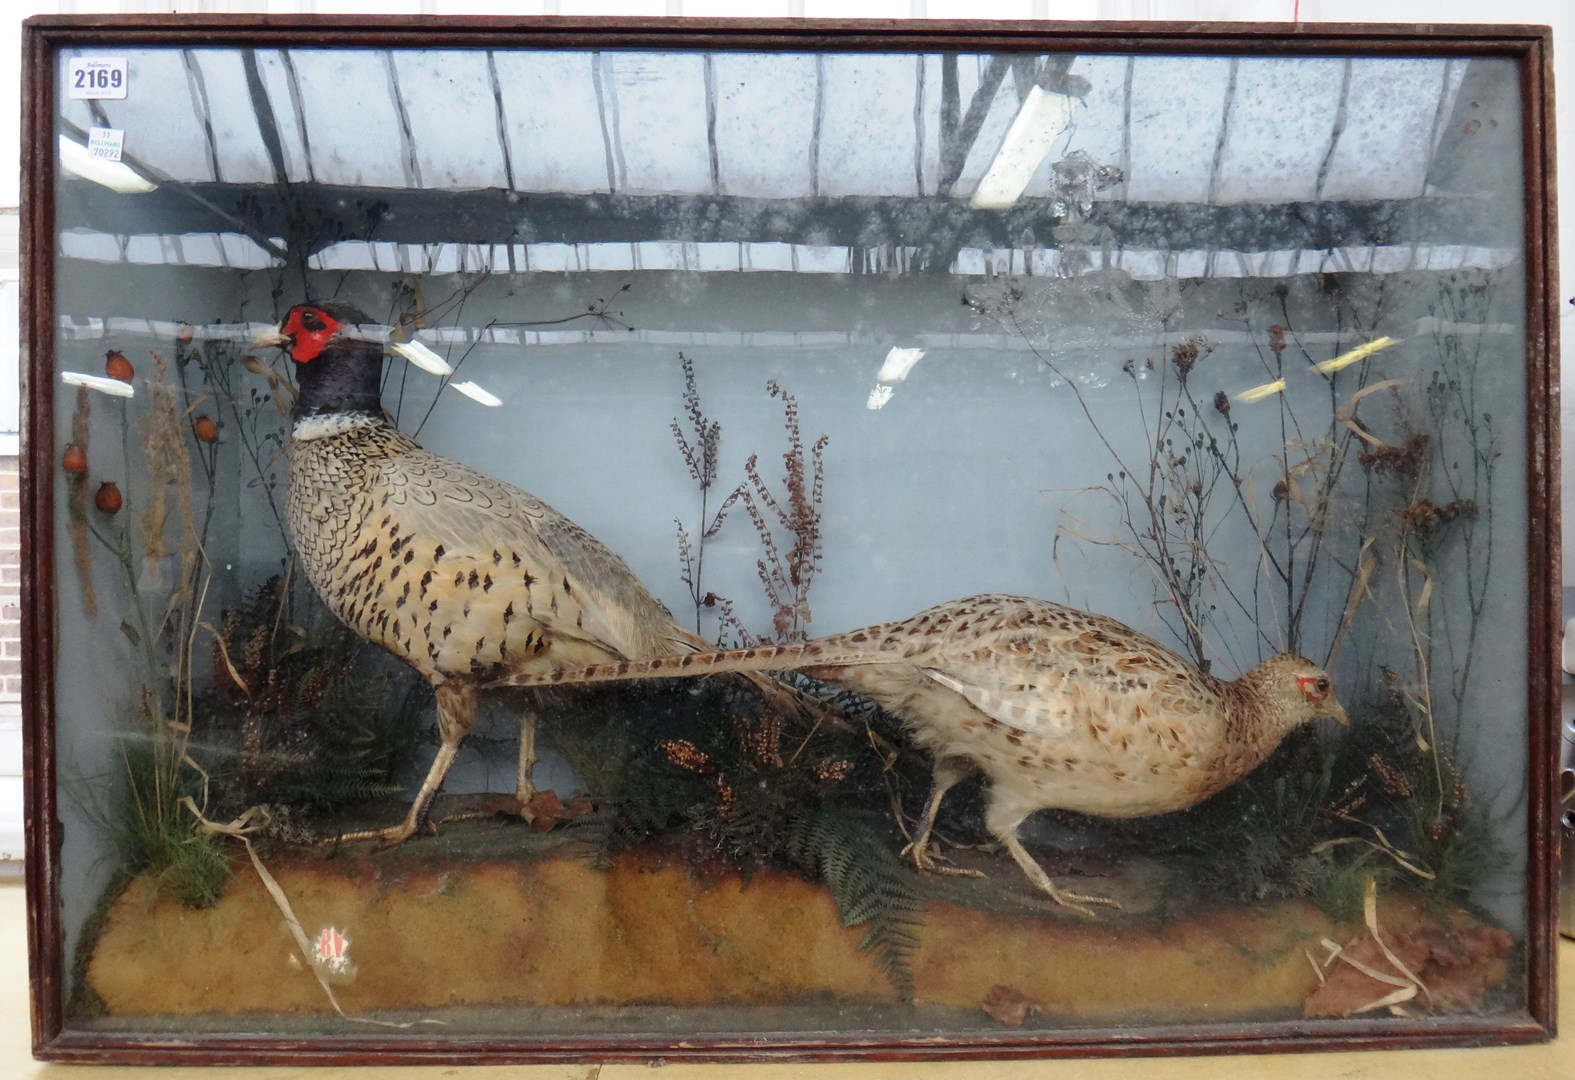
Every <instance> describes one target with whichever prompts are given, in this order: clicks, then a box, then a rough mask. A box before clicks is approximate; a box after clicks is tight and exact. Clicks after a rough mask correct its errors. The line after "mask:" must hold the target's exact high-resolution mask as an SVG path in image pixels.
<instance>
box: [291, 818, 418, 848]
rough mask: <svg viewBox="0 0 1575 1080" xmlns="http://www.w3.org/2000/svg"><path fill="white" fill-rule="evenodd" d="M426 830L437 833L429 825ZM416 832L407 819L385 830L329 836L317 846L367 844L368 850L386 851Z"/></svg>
mask: <svg viewBox="0 0 1575 1080" xmlns="http://www.w3.org/2000/svg"><path fill="white" fill-rule="evenodd" d="M426 829H427V831H428V832H432V833H435V832H436V831H437V830H436V829H434V828H433V827H432V826H431V824H428V825H427V826H426ZM416 832H417V828H416V824H415V823H414V822H412V821H410V820H408V819H407V820H405V821H402V822H400V823H399V824H398V825H390V826H389V827H388V828H386V829H357V830H356V831H355V832H347V833H340V834H339V835H338V836H331V837H329V838H328V839H327V840H323V841H320V842H319V844H318V846H319V847H338V846H339V845H340V844H359V843H368V842H369V843H371V845H372V847H371V849H370V850H372V851H386V850H388V849H389V848H393V847H398V846H399V845H400V844H403V843H404V842H405V841H406V840H409V839H410V838H411V837H412V836H414V835H415V834H416Z"/></svg>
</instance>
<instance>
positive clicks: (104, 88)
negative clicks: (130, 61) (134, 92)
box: [66, 56, 131, 100]
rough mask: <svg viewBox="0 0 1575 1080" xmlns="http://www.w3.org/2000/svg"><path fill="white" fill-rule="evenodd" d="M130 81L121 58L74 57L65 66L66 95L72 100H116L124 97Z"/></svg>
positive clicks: (123, 58) (124, 62) (124, 59)
mask: <svg viewBox="0 0 1575 1080" xmlns="http://www.w3.org/2000/svg"><path fill="white" fill-rule="evenodd" d="M130 81H131V80H130V79H129V77H128V76H127V74H126V58H125V57H123V56H119V57H111V58H101V57H90V56H74V57H72V58H71V60H70V61H69V62H68V63H67V65H66V93H67V94H68V95H69V96H71V97H73V98H114V99H116V100H118V99H120V98H124V97H125V96H126V86H127V84H128V83H129V82H130Z"/></svg>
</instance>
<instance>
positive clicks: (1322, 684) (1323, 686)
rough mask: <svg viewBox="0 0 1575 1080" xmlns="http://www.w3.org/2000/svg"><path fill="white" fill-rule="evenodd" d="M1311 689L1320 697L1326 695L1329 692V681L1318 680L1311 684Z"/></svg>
mask: <svg viewBox="0 0 1575 1080" xmlns="http://www.w3.org/2000/svg"><path fill="white" fill-rule="evenodd" d="M1313 689H1314V690H1316V691H1318V694H1319V695H1320V696H1322V695H1325V694H1327V693H1328V692H1329V680H1328V679H1319V680H1318V681H1317V682H1315V683H1313Z"/></svg>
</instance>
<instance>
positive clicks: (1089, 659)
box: [508, 595, 1344, 909]
mask: <svg viewBox="0 0 1575 1080" xmlns="http://www.w3.org/2000/svg"><path fill="white" fill-rule="evenodd" d="M789 668H791V669H794V670H798V671H802V672H804V673H806V674H809V675H812V676H814V677H816V678H822V679H828V680H832V681H835V682H839V683H842V684H843V685H846V686H848V687H851V688H852V689H854V690H857V691H858V692H859V693H861V694H863V695H865V696H866V697H869V698H871V699H872V700H874V701H875V702H877V703H879V704H880V705H881V706H882V707H883V708H886V709H887V710H889V711H891V712H892V713H894V714H895V715H897V716H899V717H901V718H902V719H903V720H904V721H906V723H907V724H908V726H909V727H910V729H911V730H912V732H913V736H914V739H915V741H916V742H917V743H918V744H919V745H920V746H922V747H924V749H926V750H927V751H928V752H929V753H930V755H931V757H932V759H933V761H934V764H935V785H934V787H933V789H932V791H931V794H930V799H929V803H928V805H927V807H926V810H925V815H924V820H923V823H922V825H921V828H920V831H919V834H918V836H917V837H916V838H915V840H914V843H913V845H912V847H911V850H912V852H913V857H914V859H915V861H916V862H917V863H918V864H919V865H920V866H921V867H925V868H930V867H931V856H930V855H929V853H928V851H927V848H928V843H929V836H930V832H931V828H932V826H933V825H934V821H935V814H936V811H937V810H938V809H939V806H940V800H941V797H942V796H943V795H944V794H945V793H946V790H947V789H948V788H949V787H951V785H952V784H954V783H956V782H957V781H958V780H959V779H961V778H962V777H964V776H966V775H967V774H968V772H969V771H971V770H973V769H978V770H979V771H981V772H983V773H984V774H985V775H986V776H987V777H988V778H989V781H990V785H989V793H988V804H987V809H986V821H985V824H986V827H987V828H988V829H989V831H990V832H991V834H992V835H994V836H995V837H996V838H997V839H999V840H1000V841H1001V842H1002V843H1003V844H1004V845H1006V847H1007V849H1008V850H1009V851H1011V853H1012V855H1013V857H1014V858H1015V859H1016V860H1017V862H1018V863H1019V865H1021V866H1022V867H1023V870H1024V872H1025V873H1027V874H1028V876H1029V877H1030V878H1031V879H1032V880H1034V881H1035V883H1036V884H1038V885H1039V886H1040V887H1041V888H1043V889H1044V890H1045V891H1046V892H1048V893H1049V894H1050V895H1051V896H1052V897H1054V898H1055V899H1057V900H1058V901H1061V902H1063V903H1067V904H1068V905H1069V906H1071V907H1075V908H1080V909H1081V908H1082V907H1083V905H1086V904H1088V903H1097V902H1100V901H1099V898H1096V897H1087V896H1078V895H1076V894H1067V893H1063V892H1061V891H1060V890H1058V889H1056V888H1055V886H1054V885H1052V884H1051V883H1050V881H1049V879H1048V877H1046V876H1045V874H1044V871H1043V870H1042V869H1041V868H1040V867H1039V866H1038V865H1037V864H1036V863H1034V862H1033V860H1032V859H1031V858H1030V857H1029V856H1028V854H1027V852H1026V851H1024V850H1023V849H1022V847H1021V844H1020V842H1019V841H1018V840H1017V829H1018V826H1019V825H1021V824H1022V822H1023V820H1024V819H1026V818H1027V817H1028V816H1029V815H1030V814H1032V813H1034V812H1035V811H1036V810H1042V809H1049V808H1060V809H1066V810H1075V811H1079V812H1082V813H1086V814H1098V815H1102V816H1106V817H1139V816H1147V815H1151V814H1162V813H1167V812H1169V811H1173V810H1181V809H1185V808H1187V807H1189V806H1193V805H1196V804H1197V803H1199V802H1201V801H1203V800H1204V799H1206V798H1208V797H1209V796H1210V795H1213V794H1215V793H1216V792H1218V791H1220V790H1222V789H1223V788H1225V787H1227V786H1229V785H1230V784H1232V783H1235V782H1236V781H1237V780H1239V779H1241V778H1242V777H1243V776H1245V775H1246V774H1247V773H1248V772H1250V771H1251V770H1252V769H1253V768H1255V767H1256V766H1257V765H1258V764H1259V763H1260V762H1262V761H1263V759H1264V758H1265V757H1267V756H1268V755H1269V753H1270V752H1271V751H1272V750H1273V749H1274V748H1275V747H1276V746H1278V745H1279V743H1280V741H1281V740H1282V739H1283V738H1284V737H1285V735H1286V734H1287V733H1288V732H1290V731H1291V730H1292V729H1293V728H1295V727H1296V726H1297V725H1299V724H1302V723H1305V722H1307V721H1309V720H1313V719H1317V718H1320V717H1328V718H1333V719H1338V720H1341V721H1343V720H1344V712H1343V711H1342V710H1341V709H1340V706H1339V704H1338V702H1337V701H1336V700H1335V697H1334V695H1333V691H1332V689H1331V687H1330V685H1329V681H1328V676H1327V675H1326V674H1325V673H1324V672H1323V671H1322V670H1321V669H1319V668H1318V667H1316V666H1315V665H1313V664H1312V663H1311V662H1309V661H1307V660H1303V659H1302V658H1300V657H1296V656H1289V655H1282V656H1277V657H1274V658H1273V659H1271V660H1268V661H1266V662H1265V663H1263V664H1260V665H1259V666H1258V667H1256V668H1254V669H1253V670H1251V671H1249V672H1247V673H1246V674H1245V675H1243V676H1242V677H1241V678H1239V679H1237V680H1235V681H1234V682H1227V681H1224V680H1221V679H1218V678H1215V677H1213V676H1211V675H1208V674H1205V673H1204V672H1202V671H1199V670H1198V669H1197V668H1196V667H1194V666H1193V665H1192V664H1190V663H1188V662H1187V661H1185V660H1183V659H1182V658H1181V657H1180V656H1177V655H1176V654H1175V653H1174V652H1172V651H1171V650H1169V649H1167V648H1165V647H1164V646H1162V645H1160V644H1159V643H1158V642H1156V641H1154V640H1153V639H1152V638H1149V637H1146V636H1145V635H1143V634H1140V633H1138V632H1137V631H1135V630H1133V629H1131V628H1130V627H1128V626H1125V625H1123V624H1122V623H1119V622H1117V621H1116V620H1114V619H1110V618H1106V617H1105V616H1102V615H1091V614H1088V613H1086V612H1082V611H1078V610H1076V609H1074V608H1068V607H1063V606H1062V605H1059V604H1052V603H1048V602H1046V601H1043V600H1034V599H1030V598H1027V597H1021V596H1006V595H987V596H973V597H968V598H966V599H963V600H956V601H952V602H950V603H945V604H940V605H938V606H936V607H933V608H930V609H928V610H927V611H923V612H920V613H919V614H918V615H915V616H913V617H912V618H909V619H903V620H900V621H897V622H889V623H881V624H879V625H876V626H871V627H867V628H864V629H861V630H853V631H850V632H848V633H843V634H835V635H832V636H830V637H826V638H821V639H818V640H815V641H810V642H805V643H801V644H795V645H783V646H773V647H767V648H761V649H739V650H731V651H728V652H719V653H713V654H710V655H692V656H684V657H679V658H676V659H671V660H656V661H648V662H620V663H615V664H611V665H606V666H604V667H600V668H596V669H592V670H589V671H559V672H555V673H553V674H552V675H550V676H547V677H545V678H541V679H538V678H536V677H534V676H524V677H516V678H510V679H509V680H508V681H510V682H511V683H527V682H528V683H534V682H538V681H541V682H551V683H558V682H570V681H605V680H608V679H620V678H649V677H672V676H675V675H685V674H687V675H698V674H706V673H711V672H723V671H761V670H779V669H789Z"/></svg>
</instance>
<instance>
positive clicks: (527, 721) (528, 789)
mask: <svg viewBox="0 0 1575 1080" xmlns="http://www.w3.org/2000/svg"><path fill="white" fill-rule="evenodd" d="M535 767H536V714H535V713H534V712H532V711H531V710H530V709H524V708H522V709H520V769H519V775H518V777H517V779H516V780H515V783H514V797H515V798H516V799H518V800H519V802H520V809H521V810H522V811H523V810H524V809H525V808H526V807H528V806H530V801H531V799H533V798H534V797H535V795H536V785H535V784H533V783H531V779H530V774H531V770H532V769H534V768H535Z"/></svg>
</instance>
